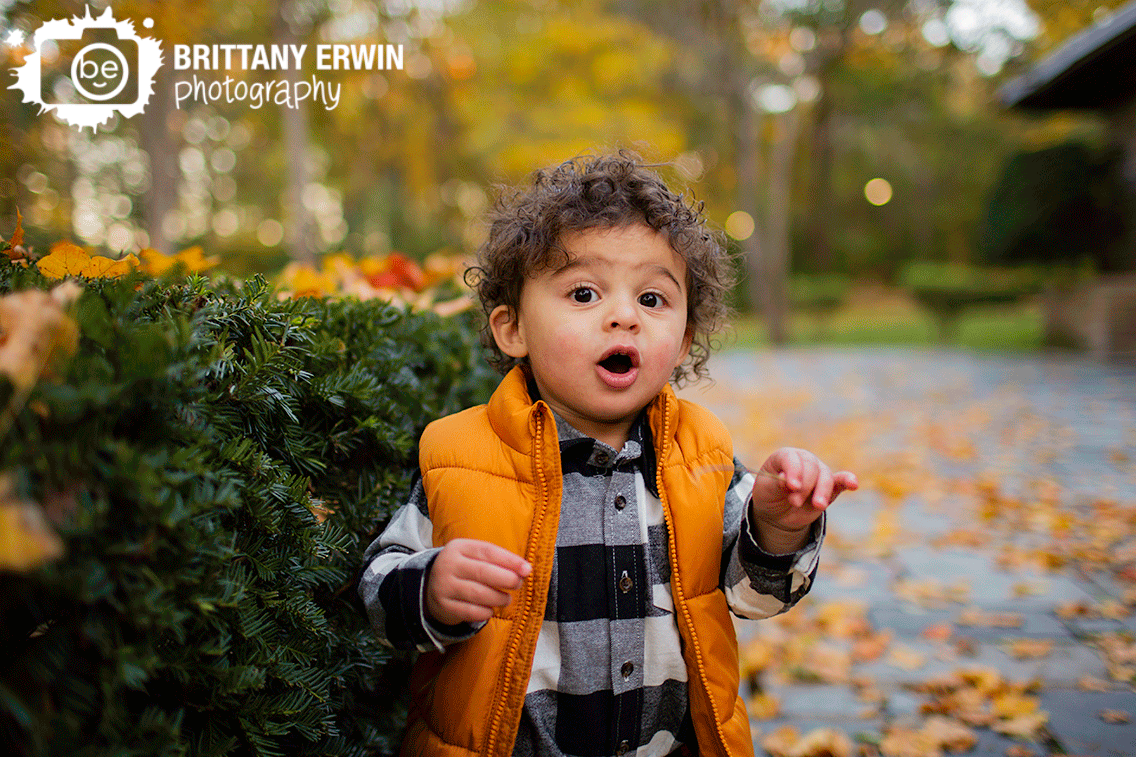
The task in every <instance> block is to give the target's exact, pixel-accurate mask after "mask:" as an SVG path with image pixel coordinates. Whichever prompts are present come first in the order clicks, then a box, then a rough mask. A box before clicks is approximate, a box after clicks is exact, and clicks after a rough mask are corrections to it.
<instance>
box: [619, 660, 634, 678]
mask: <svg viewBox="0 0 1136 757" xmlns="http://www.w3.org/2000/svg"><path fill="white" fill-rule="evenodd" d="M619 672H620V673H622V674H623V677H624V678H630V677H631V674H632V673H634V672H635V666H634V665H632V664H631V663H630V662H625V663H623V667H622V668H620V669H619Z"/></svg>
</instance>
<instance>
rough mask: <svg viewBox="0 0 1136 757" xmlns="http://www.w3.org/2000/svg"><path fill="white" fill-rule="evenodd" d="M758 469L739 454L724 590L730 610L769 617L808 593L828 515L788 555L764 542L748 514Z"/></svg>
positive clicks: (726, 517) (727, 514)
mask: <svg viewBox="0 0 1136 757" xmlns="http://www.w3.org/2000/svg"><path fill="white" fill-rule="evenodd" d="M753 482H754V475H753V474H752V473H750V472H749V470H748V469H747V468H746V467H745V466H744V465H742V464H741V462H740V461H739V460H738V459H737V458H734V477H733V479H732V480H731V481H730V488H729V490H728V491H727V492H726V506H725V511H724V513H723V528H724V530H723V536H722V566H723V573H722V590H723V591H724V592H725V593H726V599H727V601H728V602H729V605H730V610H732V611H733V613H734V614H735V615H738V616H740V617H743V618H753V619H758V618H768V617H771V616H773V615H777V614H780V613H783V612H785V611H786V610H788V609H789V608H791V607H792V606H793V605H795V604H796V603H797V602H798V601H799V600H800V599H801V597H803V596H805V594H807V593H808V591H809V589H810V588H811V587H812V583H813V579H814V578H815V577H816V572H817V564H818V563H819V561H820V545H821V542H823V541H824V532H825V516H824V514H822V515H821V517H820V518H819V519H817V521H816V522H815V523H813V530H812V535H811V538H810V539H809V542H808V543H807V544H806V545H805V546H804V547H802V548H801V549H799V550H797V551H796V552H792V553H790V554H786V555H771V554H769V553H768V552H766V551H765V550H763V549H762V548H761V547H760V546H758V543H757V539H756V537H755V535H754V533H753V529H752V524H751V523H750V520H749V511H750V507H749V504H750V497H751V494H752V492H753Z"/></svg>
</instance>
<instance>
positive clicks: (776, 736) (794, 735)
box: [761, 725, 800, 757]
mask: <svg viewBox="0 0 1136 757" xmlns="http://www.w3.org/2000/svg"><path fill="white" fill-rule="evenodd" d="M799 739H800V734H799V733H798V732H797V729H796V728H794V727H793V726H791V725H786V726H781V727H780V728H778V729H777V730H776V731H773V732H772V733H770V734H769V735H768V736H766V737H765V738H763V739H762V740H761V748H762V749H764V750H765V751H767V752H769V754H770V755H772V757H789V755H790V754H791V753H792V749H793V747H794V746H796V744H797V741H798V740H799Z"/></svg>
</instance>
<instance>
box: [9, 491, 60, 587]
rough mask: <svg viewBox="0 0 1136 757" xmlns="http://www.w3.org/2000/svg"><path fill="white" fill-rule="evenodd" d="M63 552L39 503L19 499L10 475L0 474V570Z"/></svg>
mask: <svg viewBox="0 0 1136 757" xmlns="http://www.w3.org/2000/svg"><path fill="white" fill-rule="evenodd" d="M62 555H63V542H61V541H60V540H59V536H57V535H56V533H55V531H54V530H53V529H52V528H51V526H50V525H49V524H48V523H47V519H46V518H44V516H43V511H42V510H41V509H40V507H39V505H37V504H36V503H35V502H30V501H28V500H22V499H18V498H17V497H16V490H15V487H14V486H13V484H12V480H11V477H10V476H9V475H8V474H0V570H14V571H25V570H30V569H32V568H35V567H37V566H39V565H42V564H43V563H45V562H48V561H50V560H54V559H56V558H58V557H61V556H62Z"/></svg>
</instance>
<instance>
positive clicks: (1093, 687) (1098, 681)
mask: <svg viewBox="0 0 1136 757" xmlns="http://www.w3.org/2000/svg"><path fill="white" fill-rule="evenodd" d="M1077 688H1079V689H1080V690H1081V691H1112V684H1110V683H1109V682H1108V681H1106V680H1104V679H1103V678H1096V677H1094V676H1081V678H1080V679H1079V680H1078V681H1077Z"/></svg>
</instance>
